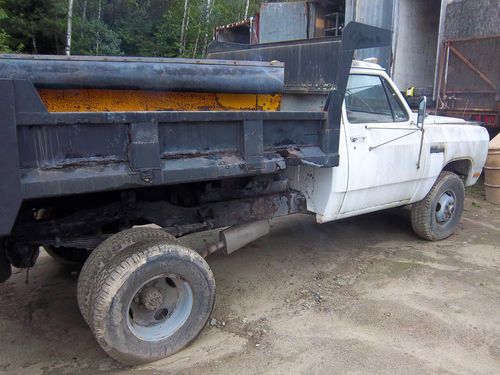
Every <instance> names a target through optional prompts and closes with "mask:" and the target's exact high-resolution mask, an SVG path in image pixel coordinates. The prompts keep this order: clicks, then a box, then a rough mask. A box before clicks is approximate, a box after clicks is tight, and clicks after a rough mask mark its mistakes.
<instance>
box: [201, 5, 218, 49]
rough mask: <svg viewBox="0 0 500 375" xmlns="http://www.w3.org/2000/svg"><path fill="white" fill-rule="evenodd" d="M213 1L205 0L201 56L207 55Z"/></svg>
mask: <svg viewBox="0 0 500 375" xmlns="http://www.w3.org/2000/svg"><path fill="white" fill-rule="evenodd" d="M214 3H215V0H206V8H205V39H204V40H203V55H205V54H206V53H207V47H208V32H209V28H210V16H211V15H212V9H213V5H214Z"/></svg>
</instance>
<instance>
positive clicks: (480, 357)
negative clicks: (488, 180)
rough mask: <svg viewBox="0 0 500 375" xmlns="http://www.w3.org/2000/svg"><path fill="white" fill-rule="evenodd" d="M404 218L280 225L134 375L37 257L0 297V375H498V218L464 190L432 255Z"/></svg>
mask: <svg viewBox="0 0 500 375" xmlns="http://www.w3.org/2000/svg"><path fill="white" fill-rule="evenodd" d="M408 214H409V212H408V211H407V210H402V209H398V210H391V211H386V212H380V213H376V214H370V215H365V216H362V217H358V218H353V219H349V220H343V221H339V222H334V223H330V224H324V225H318V224H316V223H315V222H314V218H313V217H312V216H305V215H304V216H295V217H288V218H284V219H280V220H276V221H275V222H274V223H273V230H272V233H271V235H269V236H268V237H266V238H263V239H261V240H259V241H257V242H255V243H253V244H252V245H250V246H247V247H246V248H245V249H243V250H241V251H239V252H237V253H235V254H233V255H232V256H230V257H223V256H213V257H211V258H209V263H210V265H211V267H212V269H213V270H214V273H215V276H216V280H217V287H218V297H217V302H216V308H215V312H214V318H215V319H216V324H215V325H212V326H208V327H207V328H206V329H205V330H204V331H203V332H202V334H201V336H200V337H199V338H198V340H196V341H195V343H194V344H193V345H192V346H191V347H189V348H188V349H186V350H184V351H183V352H181V353H180V354H177V355H175V356H173V357H171V358H168V359H166V360H163V361H160V362H157V363H154V364H151V365H147V366H142V367H138V368H124V367H122V366H120V364H118V363H116V362H114V361H113V360H111V359H109V358H107V357H106V355H105V354H104V353H103V352H102V351H101V349H100V348H99V346H98V345H97V343H96V342H95V341H94V339H93V337H92V334H91V333H90V330H89V329H88V328H87V327H86V325H85V323H84V321H83V319H82V317H81V316H80V313H79V311H78V307H77V303H76V297H75V290H76V280H77V277H78V275H77V272H75V271H73V272H71V271H69V270H67V269H65V268H63V267H61V266H59V265H58V264H57V263H56V262H54V261H53V260H52V259H51V258H49V257H48V256H46V255H45V256H42V258H41V259H40V261H39V263H38V264H37V266H36V267H35V268H34V269H33V270H31V272H30V278H29V285H26V284H25V276H26V275H25V272H24V271H23V272H20V271H19V272H17V273H16V274H15V275H14V276H13V278H11V280H9V282H7V283H6V284H4V285H1V286H0V374H30V375H31V374H32V375H35V374H74V373H76V374H99V373H112V374H238V375H246V374H405V375H411V374H448V375H451V374H500V207H498V206H493V205H491V204H489V203H487V202H486V201H485V200H484V194H483V192H482V189H481V188H476V189H475V190H474V191H469V192H468V198H467V204H466V211H465V214H464V218H463V220H462V223H461V225H460V228H459V231H458V232H457V234H455V235H454V236H453V237H451V238H450V239H448V240H446V241H443V242H439V243H429V242H425V241H422V240H419V239H417V238H416V237H415V236H414V235H413V233H412V230H411V226H410V221H409V217H408V216H409V215H408ZM213 235H214V234H207V235H205V237H206V236H208V237H210V236H213ZM184 242H185V243H189V244H190V245H191V246H194V247H198V248H200V247H202V246H203V240H202V238H201V237H200V236H199V235H198V236H192V237H190V238H186V239H184ZM213 323H215V321H214V322H213Z"/></svg>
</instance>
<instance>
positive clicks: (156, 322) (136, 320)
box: [127, 275, 193, 341]
mask: <svg viewBox="0 0 500 375" xmlns="http://www.w3.org/2000/svg"><path fill="white" fill-rule="evenodd" d="M192 309H193V291H192V289H191V287H190V286H189V284H188V283H187V281H185V280H183V279H182V278H180V277H179V276H174V275H160V276H156V277H154V278H151V279H149V280H148V281H146V282H145V283H143V284H142V285H141V286H140V287H139V288H138V289H137V290H136V292H135V293H134V295H133V297H132V299H131V300H130V301H129V302H128V308H127V325H128V328H129V329H130V331H131V332H132V333H133V334H134V335H135V336H136V337H137V338H139V339H141V340H143V341H160V340H164V339H166V338H168V337H170V336H172V335H173V334H174V333H175V332H176V331H177V330H179V328H181V327H182V326H183V325H184V324H185V323H186V321H187V319H188V318H189V315H190V314H191V311H192Z"/></svg>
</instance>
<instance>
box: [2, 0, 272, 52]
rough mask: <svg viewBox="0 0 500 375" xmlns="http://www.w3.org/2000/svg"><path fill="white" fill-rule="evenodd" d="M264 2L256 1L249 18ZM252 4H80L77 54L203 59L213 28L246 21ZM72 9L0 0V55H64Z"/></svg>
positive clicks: (102, 0) (140, 0)
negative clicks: (247, 7) (247, 12)
mask: <svg viewBox="0 0 500 375" xmlns="http://www.w3.org/2000/svg"><path fill="white" fill-rule="evenodd" d="M262 2H263V1H262V0H250V2H249V5H250V7H249V14H250V15H251V14H254V13H255V11H256V10H258V7H259V6H260V3H262ZM246 3H247V0H187V2H186V0H74V6H73V28H72V47H71V53H72V54H82V55H129V56H168V57H176V56H184V57H199V56H202V55H203V53H204V51H205V50H206V46H207V44H208V43H209V42H210V40H211V39H212V33H213V28H214V27H215V26H217V25H223V24H228V23H231V22H236V21H239V20H241V19H243V18H244V15H245V8H246ZM185 5H187V7H186V8H185ZM185 10H186V14H185V12H184V11H185ZM67 11H68V0H0V51H4V52H11V51H15V52H23V53H44V54H62V53H64V49H65V46H66V30H67V13H68V12H67ZM183 20H185V23H184V29H183ZM181 35H183V38H181Z"/></svg>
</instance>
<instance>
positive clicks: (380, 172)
mask: <svg viewBox="0 0 500 375" xmlns="http://www.w3.org/2000/svg"><path fill="white" fill-rule="evenodd" d="M366 76H368V77H370V78H369V79H368V80H372V77H375V78H376V77H378V78H380V79H381V80H382V82H385V83H386V84H387V86H386V87H387V88H388V89H389V90H390V91H391V94H392V95H393V97H395V98H396V100H397V102H398V103H399V104H400V106H401V110H402V111H404V114H405V115H406V116H400V117H401V121H384V120H383V119H382V120H381V119H378V120H377V121H376V122H372V121H371V120H370V118H367V121H356V122H355V123H353V122H352V121H350V120H349V116H348V113H347V110H346V104H345V103H344V106H343V115H342V124H341V130H340V147H339V153H340V165H339V166H338V167H335V168H318V167H316V166H314V165H301V166H296V167H291V168H289V169H288V170H289V175H288V177H289V180H290V186H291V187H292V188H293V189H296V190H299V191H300V192H302V193H303V194H304V195H305V196H306V199H307V206H308V210H309V211H311V212H313V213H315V214H316V218H317V221H318V222H319V223H325V222H329V221H333V220H337V219H342V218H346V217H350V216H355V215H360V214H365V213H368V212H373V211H377V210H382V209H386V208H392V207H397V206H403V205H408V204H412V203H415V202H419V201H421V200H422V199H423V198H424V197H425V196H426V195H427V193H428V192H429V191H430V189H431V188H432V186H433V185H434V183H435V181H436V179H437V178H438V176H439V174H440V173H441V172H442V171H443V170H445V169H446V167H447V166H453V168H454V171H455V172H461V173H460V174H461V177H462V179H463V182H464V184H465V186H470V185H473V184H474V183H476V181H477V180H478V178H479V176H480V175H481V172H482V169H483V166H484V164H485V162H486V157H487V150H488V141H489V136H488V133H487V131H486V129H484V128H483V127H481V126H479V125H478V124H476V123H470V122H466V121H464V120H462V119H457V118H448V117H439V116H427V117H426V119H425V121H424V135H423V143H422V151H421V155H420V147H421V142H422V132H421V130H420V128H419V127H418V125H417V115H416V114H414V113H412V111H411V109H410V107H409V106H408V104H407V103H406V101H405V100H404V98H403V97H402V95H401V93H400V92H399V90H398V88H397V87H396V85H395V84H394V82H392V80H391V79H390V77H389V76H388V75H387V74H386V72H385V71H384V70H383V69H382V68H381V67H380V66H379V65H376V64H372V63H368V62H361V61H354V62H353V67H352V70H351V76H350V84H351V82H352V81H353V80H356V78H354V79H353V77H358V78H357V79H358V80H360V79H364V77H366ZM359 77H361V78H359ZM348 97H349V85H348V93H347V94H346V101H347V100H348ZM419 158H420V165H418V163H419Z"/></svg>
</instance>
